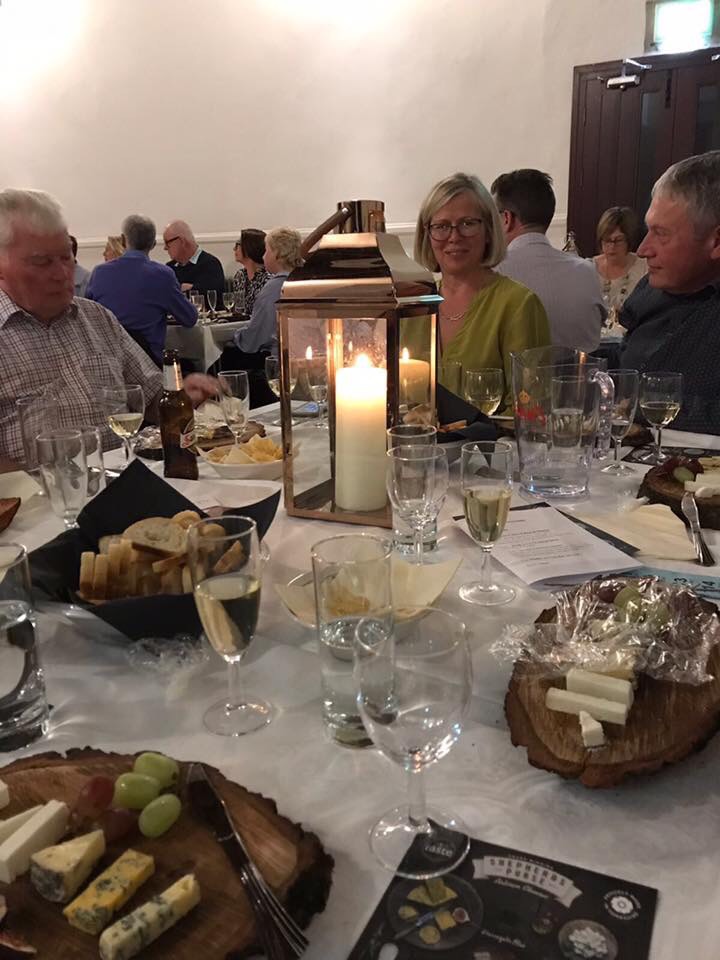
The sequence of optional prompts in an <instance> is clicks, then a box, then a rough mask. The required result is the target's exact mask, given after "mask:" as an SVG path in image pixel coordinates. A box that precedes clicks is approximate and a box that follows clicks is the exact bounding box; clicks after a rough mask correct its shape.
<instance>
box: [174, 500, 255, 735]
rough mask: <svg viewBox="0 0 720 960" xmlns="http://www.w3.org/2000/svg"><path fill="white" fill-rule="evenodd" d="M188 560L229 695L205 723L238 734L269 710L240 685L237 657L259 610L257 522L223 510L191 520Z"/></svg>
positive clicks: (252, 632) (251, 727)
mask: <svg viewBox="0 0 720 960" xmlns="http://www.w3.org/2000/svg"><path fill="white" fill-rule="evenodd" d="M219 527H221V528H222V532H220V529H219ZM188 560H189V565H190V575H191V577H192V584H193V593H194V595H195V605H196V606H197V610H198V614H199V616H200V620H201V622H202V625H203V630H204V631H205V636H206V637H207V638H208V640H209V641H210V644H211V646H212V647H213V649H214V650H215V651H216V652H217V653H219V654H220V656H221V657H222V658H223V659H224V660H225V661H226V662H227V665H228V693H227V698H226V699H225V700H222V701H220V702H219V703H215V704H213V705H212V706H211V707H210V708H209V709H208V710H207V711H206V713H205V716H204V718H203V719H204V723H205V726H206V727H207V729H208V730H210V731H211V732H212V733H217V734H220V735H222V736H226V737H239V736H242V735H243V734H245V733H250V732H251V731H253V730H257V729H258V728H259V727H264V726H265V725H266V724H268V723H270V721H271V719H272V715H273V708H272V706H271V705H270V704H269V703H266V702H265V701H264V700H259V699H257V698H255V697H253V698H252V699H249V698H247V697H245V696H244V695H243V693H242V690H241V686H240V680H241V678H240V662H241V660H242V658H243V656H244V655H245V651H246V650H247V648H248V647H249V646H250V642H251V640H252V638H253V636H254V635H255V630H256V628H257V622H258V614H259V611H260V589H261V585H262V568H263V562H264V561H263V556H262V551H261V548H260V542H259V540H258V533H257V527H256V526H255V521H254V520H251V519H250V518H249V517H243V516H238V515H234V514H226V515H225V516H222V517H219V518H217V519H216V520H214V521H213V522H212V523H208V522H207V521H200V522H199V523H196V524H194V525H193V526H192V527H191V528H190V530H189V531H188Z"/></svg>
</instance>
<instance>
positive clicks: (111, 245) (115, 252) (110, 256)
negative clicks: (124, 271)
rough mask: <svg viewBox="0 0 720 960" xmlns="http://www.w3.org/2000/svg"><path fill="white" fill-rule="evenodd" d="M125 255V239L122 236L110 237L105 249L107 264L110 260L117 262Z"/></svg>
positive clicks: (104, 257) (104, 258) (104, 256)
mask: <svg viewBox="0 0 720 960" xmlns="http://www.w3.org/2000/svg"><path fill="white" fill-rule="evenodd" d="M124 253H125V237H123V236H122V234H119V235H118V236H109V237H108V238H107V243H106V244H105V249H104V250H103V260H104V261H105V262H106V263H107V261H108V260H117V258H118V257H121V256H122V255H123V254H124Z"/></svg>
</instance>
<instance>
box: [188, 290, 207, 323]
mask: <svg viewBox="0 0 720 960" xmlns="http://www.w3.org/2000/svg"><path fill="white" fill-rule="evenodd" d="M190 300H191V302H192V304H193V306H194V307H195V309H196V310H197V315H198V319H199V320H200V319H202V317H203V315H204V313H205V297H204V296H203V295H202V294H201V293H197V291H195V292H191V293H190Z"/></svg>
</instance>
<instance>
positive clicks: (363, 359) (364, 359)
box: [353, 353, 373, 367]
mask: <svg viewBox="0 0 720 960" xmlns="http://www.w3.org/2000/svg"><path fill="white" fill-rule="evenodd" d="M372 365H373V362H372V360H371V359H370V357H369V356H368V355H367V354H366V353H359V354H358V355H357V357H355V363H354V364H353V366H354V367H371V366H372Z"/></svg>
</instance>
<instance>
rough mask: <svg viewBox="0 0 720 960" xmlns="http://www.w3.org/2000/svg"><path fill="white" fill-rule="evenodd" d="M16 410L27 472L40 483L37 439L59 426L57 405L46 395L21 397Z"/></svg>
mask: <svg viewBox="0 0 720 960" xmlns="http://www.w3.org/2000/svg"><path fill="white" fill-rule="evenodd" d="M15 409H16V410H17V413H18V420H19V423H20V436H21V438H22V445H23V460H24V462H25V470H26V471H27V472H28V473H29V474H30V475H31V476H33V477H34V478H35V479H36V480H38V481H40V464H39V463H38V455H37V438H38V434H40V433H42V432H43V430H48V429H50V428H51V427H54V426H57V424H56V422H55V412H56V409H57V408H56V405H55V404H53V403H51V402H50V400H49V399H48V398H47V397H46V396H45V395H44V394H33V395H31V396H27V397H19V398H18V399H17V400H16V401H15ZM43 493H44V491H43Z"/></svg>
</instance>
